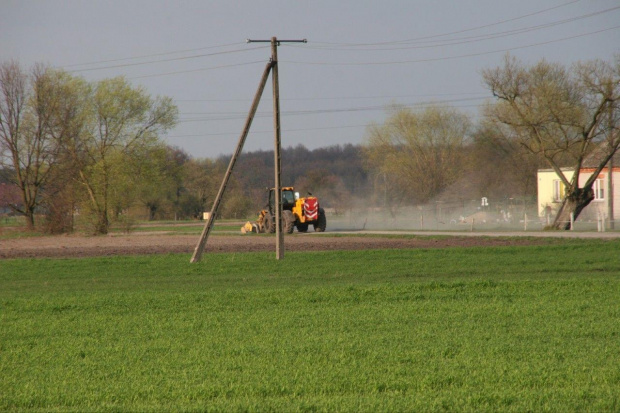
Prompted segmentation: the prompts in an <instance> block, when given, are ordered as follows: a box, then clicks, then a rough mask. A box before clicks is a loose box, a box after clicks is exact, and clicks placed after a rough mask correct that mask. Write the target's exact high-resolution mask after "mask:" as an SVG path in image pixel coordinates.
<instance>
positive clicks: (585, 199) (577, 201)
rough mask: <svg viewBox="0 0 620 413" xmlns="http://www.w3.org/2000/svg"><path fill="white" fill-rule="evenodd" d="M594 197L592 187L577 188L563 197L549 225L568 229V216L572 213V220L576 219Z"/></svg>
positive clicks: (554, 227)
mask: <svg viewBox="0 0 620 413" xmlns="http://www.w3.org/2000/svg"><path fill="white" fill-rule="evenodd" d="M593 199H594V191H593V190H592V187H591V186H590V187H587V188H577V189H575V190H574V191H573V192H571V193H570V194H568V196H567V197H566V198H565V199H564V202H563V203H562V206H561V207H560V210H559V211H558V214H557V215H556V217H555V221H553V225H552V226H551V227H552V228H553V229H564V230H569V229H570V221H571V219H570V216H571V213H572V214H574V220H577V217H578V216H579V214H581V211H583V209H584V208H585V207H587V206H588V205H589V204H590V202H592V200H593Z"/></svg>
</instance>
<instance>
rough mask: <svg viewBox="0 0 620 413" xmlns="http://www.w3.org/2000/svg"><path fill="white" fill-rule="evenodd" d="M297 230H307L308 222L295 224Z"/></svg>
mask: <svg viewBox="0 0 620 413" xmlns="http://www.w3.org/2000/svg"><path fill="white" fill-rule="evenodd" d="M297 231H298V232H308V224H307V223H303V224H302V223H301V222H300V223H299V224H297Z"/></svg>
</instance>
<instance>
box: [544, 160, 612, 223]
mask: <svg viewBox="0 0 620 413" xmlns="http://www.w3.org/2000/svg"><path fill="white" fill-rule="evenodd" d="M611 165H613V166H612V167H611V170H610V167H609V165H608V166H607V167H606V168H604V169H603V170H602V171H601V173H599V175H598V178H597V179H596V181H595V182H594V185H593V187H592V189H593V190H594V200H593V201H592V202H591V203H590V205H588V206H587V207H586V208H585V209H584V210H583V212H582V213H581V215H580V216H579V219H580V220H593V221H595V220H597V219H598V217H602V218H604V219H605V220H607V221H608V220H610V219H611V220H613V221H617V220H620V152H618V153H616V155H614V157H613V159H612V162H611ZM595 166H596V155H595V154H593V156H590V157H589V158H588V159H586V161H584V166H583V167H582V168H581V172H580V174H579V186H583V184H584V183H585V182H586V181H587V180H588V178H590V176H592V174H593V173H594V171H595ZM562 171H563V172H564V174H565V176H566V178H567V179H568V180H569V181H570V180H571V179H572V177H573V171H572V169H569V168H566V169H562ZM565 191H566V189H565V187H564V184H563V183H562V181H561V180H560V178H559V177H558V176H557V174H556V173H555V171H554V170H552V169H540V170H538V214H539V215H540V216H541V217H545V216H548V215H549V216H551V217H553V216H555V214H556V213H557V211H558V209H559V208H560V205H561V204H562V198H563V197H564V194H565Z"/></svg>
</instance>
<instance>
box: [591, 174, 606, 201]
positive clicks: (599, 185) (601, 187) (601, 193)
mask: <svg viewBox="0 0 620 413" xmlns="http://www.w3.org/2000/svg"><path fill="white" fill-rule="evenodd" d="M592 190H593V191H594V200H595V201H602V200H604V199H605V180H604V179H597V180H596V181H594V185H592Z"/></svg>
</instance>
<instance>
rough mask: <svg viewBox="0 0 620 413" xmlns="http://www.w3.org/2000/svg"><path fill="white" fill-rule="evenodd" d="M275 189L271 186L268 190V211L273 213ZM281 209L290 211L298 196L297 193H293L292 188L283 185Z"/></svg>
mask: <svg viewBox="0 0 620 413" xmlns="http://www.w3.org/2000/svg"><path fill="white" fill-rule="evenodd" d="M275 193H276V191H275V189H274V188H271V189H270V190H269V212H270V213H271V214H272V215H274V214H275V212H274V211H275V208H276V203H275ZM281 193H282V210H283V211H292V210H293V207H294V206H295V202H296V201H297V199H298V198H299V194H297V193H295V191H294V190H293V188H290V187H285V188H282V191H281Z"/></svg>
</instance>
